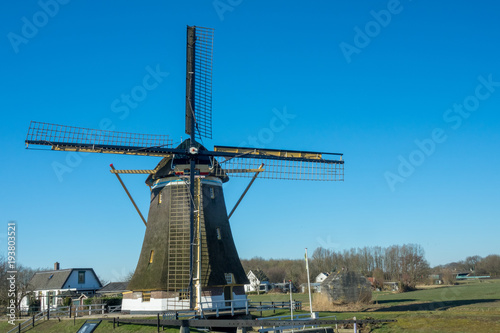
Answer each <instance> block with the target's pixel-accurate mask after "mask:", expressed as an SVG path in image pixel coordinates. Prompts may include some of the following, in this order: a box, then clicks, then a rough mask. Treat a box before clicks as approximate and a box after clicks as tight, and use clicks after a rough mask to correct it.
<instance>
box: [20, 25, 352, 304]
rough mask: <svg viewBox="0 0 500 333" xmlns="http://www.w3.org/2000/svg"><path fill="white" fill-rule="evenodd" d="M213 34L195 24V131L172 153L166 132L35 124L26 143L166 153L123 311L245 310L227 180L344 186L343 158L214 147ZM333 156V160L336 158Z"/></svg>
mask: <svg viewBox="0 0 500 333" xmlns="http://www.w3.org/2000/svg"><path fill="white" fill-rule="evenodd" d="M212 45H213V30H212V29H209V28H202V27H190V26H188V27H187V61H186V133H187V134H189V136H190V138H189V139H187V140H185V141H184V142H182V143H181V144H180V145H179V146H177V147H173V146H172V141H171V140H170V139H169V138H168V136H166V135H142V134H132V133H123V132H113V131H104V130H91V129H86V128H79V127H70V126H62V125H55V124H48V123H40V122H31V125H30V128H29V131H28V136H27V139H26V144H27V146H29V145H42V146H48V147H50V148H51V149H52V150H57V151H80V152H90V153H112V154H125V155H141V156H157V157H163V159H162V160H161V161H160V163H159V164H158V165H157V166H156V168H154V169H152V170H114V168H113V170H112V172H113V173H115V174H118V173H143V174H149V176H148V177H147V180H146V184H147V185H148V186H149V187H150V189H151V203H150V207H149V214H148V219H147V220H148V222H147V227H146V233H145V236H144V241H143V245H142V250H141V254H140V256H139V261H138V263H137V268H136V270H135V273H134V275H133V277H132V280H131V281H130V283H129V286H128V289H130V292H129V293H126V294H124V300H123V305H122V310H128V311H131V312H148V311H152V312H153V311H154V312H157V311H164V310H170V309H179V308H184V309H185V308H189V309H198V310H200V309H201V308H203V309H206V308H213V307H219V308H223V307H227V306H235V307H239V306H244V301H245V300H246V297H245V293H244V288H243V285H244V284H246V283H248V280H247V278H246V275H245V272H244V271H243V268H242V266H241V262H240V259H239V257H238V253H237V250H236V246H235V244H234V241H233V237H232V233H231V229H230V225H229V217H228V214H227V210H226V205H225V201H224V195H223V191H222V184H223V183H224V182H226V181H228V179H229V175H231V176H242V177H253V179H252V181H253V180H254V179H255V177H256V176H257V175H259V177H260V178H268V179H297V180H323V181H336V180H343V176H344V162H343V161H342V154H338V153H321V152H306V151H290V150H276V149H258V148H241V147H227V146H225V147H222V146H214V149H213V150H207V149H206V148H205V147H203V146H202V145H201V144H200V143H198V142H197V141H196V140H197V138H202V137H205V138H210V139H211V137H212V129H211V126H212V119H211V112H212V111H211V106H212V85H211V82H212V81H211V80H212ZM332 156H333V158H332Z"/></svg>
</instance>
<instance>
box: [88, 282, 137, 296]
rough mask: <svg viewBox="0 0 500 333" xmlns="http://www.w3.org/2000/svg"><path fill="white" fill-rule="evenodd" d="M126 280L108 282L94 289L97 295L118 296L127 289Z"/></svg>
mask: <svg viewBox="0 0 500 333" xmlns="http://www.w3.org/2000/svg"><path fill="white" fill-rule="evenodd" d="M127 285H128V282H110V283H108V284H107V285H105V286H104V287H102V288H101V289H99V290H97V291H96V295H98V296H118V295H121V294H122V293H124V292H126V291H129V290H128V289H127Z"/></svg>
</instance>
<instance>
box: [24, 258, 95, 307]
mask: <svg viewBox="0 0 500 333" xmlns="http://www.w3.org/2000/svg"><path fill="white" fill-rule="evenodd" d="M29 286H30V287H31V290H32V293H30V294H29V295H27V296H25V297H24V298H23V299H22V300H21V308H23V309H27V308H28V307H29V305H30V303H31V302H30V301H31V300H38V301H39V302H40V311H43V310H46V309H47V308H48V307H51V308H52V307H56V306H58V305H61V304H62V302H63V300H64V299H65V298H66V297H70V298H72V299H73V298H78V297H80V296H81V295H82V294H83V295H85V296H88V297H92V296H94V294H95V292H96V291H97V290H99V289H100V288H102V284H101V282H100V281H99V278H98V277H97V275H96V274H95V272H94V270H93V269H92V268H67V269H60V267H59V263H58V262H56V263H55V264H54V270H50V271H41V272H36V273H35V275H33V277H32V278H31V280H30V282H29Z"/></svg>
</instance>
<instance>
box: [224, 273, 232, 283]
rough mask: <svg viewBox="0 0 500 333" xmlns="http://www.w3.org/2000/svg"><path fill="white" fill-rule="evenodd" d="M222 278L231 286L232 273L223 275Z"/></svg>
mask: <svg viewBox="0 0 500 333" xmlns="http://www.w3.org/2000/svg"><path fill="white" fill-rule="evenodd" d="M224 277H225V278H226V283H227V284H233V280H234V278H233V273H224Z"/></svg>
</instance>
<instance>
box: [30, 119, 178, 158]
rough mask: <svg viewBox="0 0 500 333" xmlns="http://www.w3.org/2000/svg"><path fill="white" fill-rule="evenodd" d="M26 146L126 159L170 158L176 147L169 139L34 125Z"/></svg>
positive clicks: (31, 126)
mask: <svg viewBox="0 0 500 333" xmlns="http://www.w3.org/2000/svg"><path fill="white" fill-rule="evenodd" d="M25 142H26V145H27V146H29V145H30V144H32V145H42V146H50V148H51V149H52V150H60V151H82V152H88V153H111V154H125V155H147V156H167V155H169V152H168V151H166V150H168V148H171V147H172V140H171V139H170V138H169V136H168V135H155V134H138V133H127V132H115V131H106V130H98V129H90V128H83V127H74V126H65V125H57V124H50V123H42V122H37V121H32V122H31V123H30V127H29V129H28V135H27V137H26V141H25Z"/></svg>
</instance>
